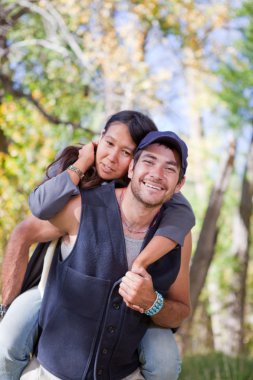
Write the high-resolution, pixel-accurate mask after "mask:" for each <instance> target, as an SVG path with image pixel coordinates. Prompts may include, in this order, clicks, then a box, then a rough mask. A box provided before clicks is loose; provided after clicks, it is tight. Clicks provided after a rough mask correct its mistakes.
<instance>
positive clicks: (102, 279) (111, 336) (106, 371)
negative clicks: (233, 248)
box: [38, 132, 191, 380]
mask: <svg viewBox="0 0 253 380" xmlns="http://www.w3.org/2000/svg"><path fill="white" fill-rule="evenodd" d="M186 156H187V148H186V146H185V144H184V143H183V142H182V140H180V139H179V138H178V137H177V136H176V135H174V134H172V133H170V132H168V133H167V132H151V133H149V134H148V135H147V136H146V138H144V139H143V141H142V143H141V144H140V146H139V148H138V152H137V155H136V156H135V161H133V162H132V164H131V165H130V169H129V177H130V178H131V183H130V185H129V186H128V187H127V189H126V190H122V189H117V190H116V191H115V194H116V197H115V194H114V192H113V191H112V185H108V186H102V187H100V188H97V189H93V190H88V191H84V192H82V195H81V197H76V198H75V199H73V200H72V201H70V202H69V203H68V205H67V206H66V207H65V208H64V209H63V210H62V211H61V212H60V213H59V214H57V216H56V217H54V218H52V219H51V223H52V224H53V225H54V226H55V228H57V229H58V231H59V234H61V235H62V234H63V233H65V234H68V235H69V236H70V235H71V236H76V235H77V233H78V236H77V240H76V243H75V245H74V248H73V250H72V252H71V254H70V255H69V256H68V257H67V258H66V259H65V260H64V261H62V260H61V259H60V249H59V247H58V254H56V255H55V256H54V259H53V263H52V268H51V271H50V274H49V278H48V283H47V288H46V291H45V294H44V298H43V304H42V310H41V316H40V325H41V328H42V333H41V336H40V340H39V344H38V360H39V362H40V363H41V365H42V366H43V367H44V368H45V369H46V370H45V371H46V372H47V371H49V373H52V374H53V375H54V376H57V377H56V378H60V379H75V378H80V379H81V378H83V379H93V378H95V379H100V378H101V379H113V380H114V379H122V378H127V376H129V375H131V374H132V373H134V372H135V371H136V370H137V368H138V355H137V347H138V344H139V342H140V340H141V338H142V336H143V335H144V333H145V331H146V329H147V327H148V326H149V324H150V321H151V320H152V321H153V322H154V323H155V324H157V325H159V326H162V327H177V326H178V325H179V324H180V323H181V321H182V320H183V319H184V318H186V317H187V316H188V315H189V311H190V305H189V304H190V301H189V281H188V280H189V276H188V270H189V259H190V245H191V241H190V236H188V237H187V238H186V243H185V248H184V249H185V253H184V258H183V260H182V263H183V265H181V266H180V247H177V248H176V249H174V250H173V251H172V252H170V253H169V254H168V255H166V256H165V257H163V258H162V259H160V260H159V261H157V262H156V263H155V264H153V265H151V266H150V268H149V273H148V272H147V271H146V270H144V269H143V268H141V269H136V270H135V272H130V271H129V272H127V273H126V275H124V274H125V272H126V270H127V267H131V262H132V261H133V259H134V258H135V257H136V256H137V255H138V253H139V251H140V242H141V244H142V240H144V245H145V244H147V243H148V241H149V240H150V239H151V238H152V236H153V234H154V232H155V230H156V228H157V225H158V223H159V219H160V216H161V208H162V204H163V203H164V202H165V201H166V200H168V199H169V198H170V197H171V196H172V195H173V193H174V192H176V191H179V190H180V188H181V187H182V185H183V183H184V179H183V178H182V177H183V175H184V172H185V169H186ZM117 202H118V203H117ZM118 204H119V208H120V214H119V210H118ZM120 216H121V219H122V225H121V223H120ZM122 226H123V229H122ZM78 231H79V232H78ZM123 232H124V235H123ZM136 236H138V238H136ZM124 237H125V240H126V245H127V257H126V254H125V250H126V248H125V245H124ZM129 242H130V245H129ZM151 276H152V277H151ZM122 277H123V279H122V281H121V278H122ZM175 280H176V281H175ZM119 285H120V286H119ZM179 288H180V295H179V294H178V289H179ZM154 289H156V291H155V290H154ZM168 289H169V291H168ZM181 290H182V293H181ZM119 294H120V295H119ZM120 296H122V298H121V297H120ZM123 300H124V301H125V303H126V305H128V307H127V306H126V305H125V304H124V302H123ZM130 308H132V309H134V310H137V311H134V310H130ZM143 312H144V313H143ZM70 321H71V323H70ZM45 378H48V377H45ZM49 378H50V375H49ZM52 378H55V377H52ZM136 378H138V379H139V378H140V377H136Z"/></svg>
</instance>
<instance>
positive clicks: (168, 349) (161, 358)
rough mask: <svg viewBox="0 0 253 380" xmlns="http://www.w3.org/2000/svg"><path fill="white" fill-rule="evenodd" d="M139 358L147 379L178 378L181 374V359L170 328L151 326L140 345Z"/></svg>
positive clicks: (168, 379)
mask: <svg viewBox="0 0 253 380" xmlns="http://www.w3.org/2000/svg"><path fill="white" fill-rule="evenodd" d="M139 359H140V362H141V373H142V374H143V376H144V377H145V379H146V380H176V379H177V378H178V376H179V373H180V370H181V360H180V355H179V350H178V347H177V343H176V340H175V338H174V334H173V333H172V331H171V330H170V329H163V328H159V327H157V326H154V325H152V326H151V327H149V328H148V330H147V331H146V334H145V335H144V337H143V338H142V341H141V343H140V346H139Z"/></svg>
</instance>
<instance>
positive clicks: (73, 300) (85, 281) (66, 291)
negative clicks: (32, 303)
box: [61, 267, 111, 320]
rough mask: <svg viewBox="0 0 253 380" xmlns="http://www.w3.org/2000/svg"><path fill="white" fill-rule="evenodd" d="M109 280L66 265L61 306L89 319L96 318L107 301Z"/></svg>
mask: <svg viewBox="0 0 253 380" xmlns="http://www.w3.org/2000/svg"><path fill="white" fill-rule="evenodd" d="M110 284H111V282H110V281H109V280H104V279H101V278H97V277H91V276H87V275H84V274H82V273H80V272H77V271H76V270H74V269H72V268H70V267H68V268H67V269H66V276H65V278H64V282H63V287H62V292H61V302H62V306H64V307H65V308H66V309H70V310H71V311H72V312H73V313H74V314H79V315H82V316H84V317H88V318H91V319H95V320H96V319H98V318H99V316H100V314H101V313H102V311H103V308H104V305H105V303H106V301H107V296H108V294H109V290H110Z"/></svg>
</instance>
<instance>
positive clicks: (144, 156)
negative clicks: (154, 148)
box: [142, 153, 157, 160]
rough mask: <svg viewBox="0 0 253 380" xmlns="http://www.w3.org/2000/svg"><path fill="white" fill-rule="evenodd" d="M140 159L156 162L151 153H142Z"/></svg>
mask: <svg viewBox="0 0 253 380" xmlns="http://www.w3.org/2000/svg"><path fill="white" fill-rule="evenodd" d="M142 158H151V159H153V160H157V157H156V156H154V155H153V154H152V153H143V154H142Z"/></svg>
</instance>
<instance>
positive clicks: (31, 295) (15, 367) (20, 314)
mask: <svg viewBox="0 0 253 380" xmlns="http://www.w3.org/2000/svg"><path fill="white" fill-rule="evenodd" d="M40 305H41V297H40V293H39V290H38V288H32V289H30V290H28V291H27V292H25V293H23V294H21V295H20V296H19V297H17V298H16V299H15V301H13V303H12V304H11V306H10V307H9V309H8V311H7V313H6V314H5V316H4V318H3V319H2V321H1V323H0V380H18V379H19V378H20V375H21V373H22V371H23V369H24V368H25V366H26V365H27V363H28V362H29V360H30V357H31V353H32V350H33V347H34V344H35V342H36V340H37V333H38V316H39V310H40Z"/></svg>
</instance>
